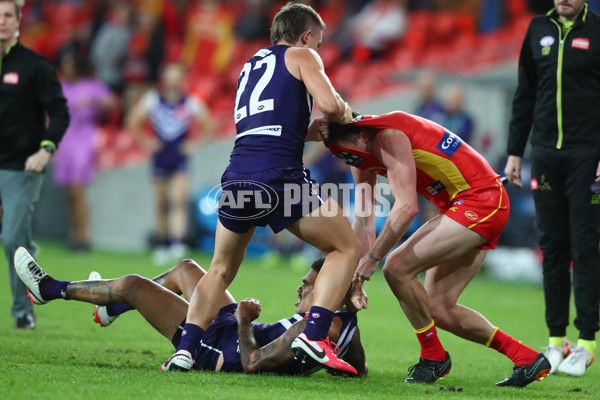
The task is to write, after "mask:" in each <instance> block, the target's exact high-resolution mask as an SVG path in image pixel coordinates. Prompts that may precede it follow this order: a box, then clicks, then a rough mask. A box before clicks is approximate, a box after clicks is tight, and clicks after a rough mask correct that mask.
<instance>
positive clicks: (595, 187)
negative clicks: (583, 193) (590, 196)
mask: <svg viewBox="0 0 600 400" xmlns="http://www.w3.org/2000/svg"><path fill="white" fill-rule="evenodd" d="M590 190H591V191H592V193H600V183H592V186H590Z"/></svg>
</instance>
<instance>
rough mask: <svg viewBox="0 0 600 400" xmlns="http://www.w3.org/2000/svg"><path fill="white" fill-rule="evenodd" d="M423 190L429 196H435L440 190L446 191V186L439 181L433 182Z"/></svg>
mask: <svg viewBox="0 0 600 400" xmlns="http://www.w3.org/2000/svg"><path fill="white" fill-rule="evenodd" d="M425 189H427V191H428V192H429V194H430V195H432V196H435V195H436V194H438V193H439V192H441V191H442V190H444V189H446V186H444V184H443V183H442V182H440V181H435V182H434V183H433V184H431V185H430V186H427V187H426V188H425Z"/></svg>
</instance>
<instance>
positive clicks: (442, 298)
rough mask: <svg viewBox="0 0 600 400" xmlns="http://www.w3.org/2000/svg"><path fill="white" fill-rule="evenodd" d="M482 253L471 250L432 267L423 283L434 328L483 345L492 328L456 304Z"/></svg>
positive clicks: (473, 311)
mask: <svg viewBox="0 0 600 400" xmlns="http://www.w3.org/2000/svg"><path fill="white" fill-rule="evenodd" d="M465 229H466V228H465ZM486 253H487V250H480V249H476V248H475V249H471V250H469V251H468V252H467V253H465V254H463V255H462V256H459V257H458V258H455V259H454V260H451V261H448V262H446V263H444V264H442V265H439V266H436V267H433V268H431V269H429V270H428V271H427V274H426V276H425V284H424V287H425V290H426V292H427V295H428V297H429V309H430V312H431V316H432V318H433V320H434V321H435V324H436V326H437V327H438V328H440V329H443V330H445V331H448V332H451V333H453V334H455V335H457V336H460V337H462V338H463V339H467V340H470V341H473V342H476V343H480V344H485V343H486V342H487V340H488V339H489V337H490V336H491V334H492V333H493V332H494V327H493V326H492V324H491V323H490V322H489V321H488V320H487V319H486V318H485V317H484V316H483V315H481V314H480V313H478V312H477V311H475V310H472V309H470V308H468V307H464V306H462V305H460V304H457V302H458V298H459V297H460V295H461V293H462V292H463V291H464V290H465V288H466V287H467V285H468V284H469V282H471V280H472V279H473V278H474V277H475V275H476V274H477V273H478V272H479V269H480V268H481V264H482V263H483V260H484V259H485V256H486Z"/></svg>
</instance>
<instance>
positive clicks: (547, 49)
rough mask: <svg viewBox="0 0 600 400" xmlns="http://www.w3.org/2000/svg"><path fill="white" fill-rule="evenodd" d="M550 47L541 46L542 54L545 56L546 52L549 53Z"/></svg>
mask: <svg viewBox="0 0 600 400" xmlns="http://www.w3.org/2000/svg"><path fill="white" fill-rule="evenodd" d="M550 49H551V47H542V55H543V56H547V55H548V54H550Z"/></svg>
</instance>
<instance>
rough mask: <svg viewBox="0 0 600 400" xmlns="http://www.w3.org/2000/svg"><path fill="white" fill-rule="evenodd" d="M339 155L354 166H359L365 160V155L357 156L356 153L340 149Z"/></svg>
mask: <svg viewBox="0 0 600 400" xmlns="http://www.w3.org/2000/svg"><path fill="white" fill-rule="evenodd" d="M337 156H338V157H339V158H341V159H342V160H344V162H345V163H346V164H348V165H351V166H353V167H358V166H359V165H360V164H362V163H363V161H365V158H364V157H361V156H357V155H356V154H352V153H348V152H347V151H344V150H342V151H340V152H339V153H338V154H337Z"/></svg>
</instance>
